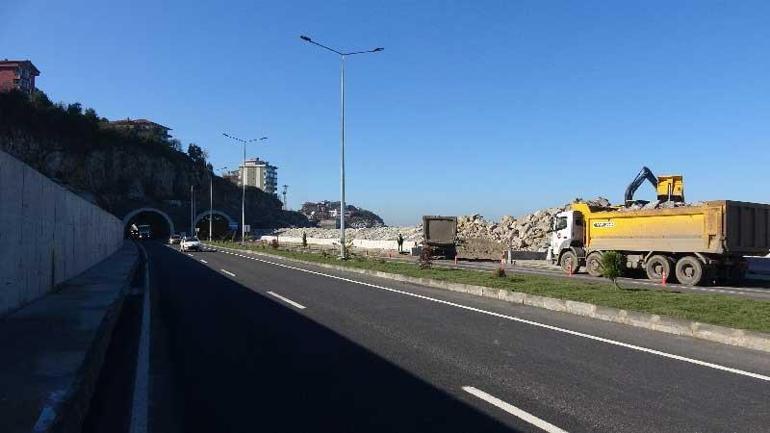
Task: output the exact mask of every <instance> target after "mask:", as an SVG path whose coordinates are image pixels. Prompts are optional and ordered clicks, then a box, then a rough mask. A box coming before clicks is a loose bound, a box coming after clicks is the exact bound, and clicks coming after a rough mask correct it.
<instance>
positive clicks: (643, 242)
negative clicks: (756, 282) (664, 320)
mask: <svg viewBox="0 0 770 433" xmlns="http://www.w3.org/2000/svg"><path fill="white" fill-rule="evenodd" d="M549 248H550V251H549V256H550V257H551V260H552V261H553V262H555V263H558V264H559V266H561V268H562V269H563V270H564V271H565V272H568V273H574V272H577V271H578V269H580V267H582V266H585V268H586V271H587V272H588V273H589V274H591V275H593V276H601V273H602V271H601V256H602V254H603V253H604V252H605V251H618V252H620V253H622V254H623V256H624V257H625V260H626V266H627V267H628V268H629V269H639V270H643V271H645V272H646V274H647V277H648V278H650V279H652V280H657V281H660V280H662V279H663V278H664V275H665V278H666V279H667V280H668V281H678V282H680V283H682V284H686V285H698V284H701V283H707V282H711V281H714V280H738V279H741V278H743V275H744V273H745V270H746V261H745V259H744V256H749V255H765V254H767V253H768V252H769V251H770V205H767V204H758V203H747V202H738V201H728V200H722V201H709V202H704V203H702V204H700V205H697V206H692V205H691V206H677V207H671V208H663V209H660V208H658V209H638V210H631V209H628V208H625V209H624V208H598V207H592V206H590V205H589V204H586V203H583V202H576V203H573V204H572V205H571V206H570V208H569V209H568V210H566V211H565V212H562V213H559V214H557V215H556V218H555V219H554V226H553V228H552V237H551V242H550V247H549Z"/></svg>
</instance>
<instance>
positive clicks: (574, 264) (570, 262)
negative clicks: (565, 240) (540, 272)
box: [559, 251, 579, 275]
mask: <svg viewBox="0 0 770 433" xmlns="http://www.w3.org/2000/svg"><path fill="white" fill-rule="evenodd" d="M559 266H561V269H562V270H563V271H564V272H566V273H568V274H570V275H572V274H574V273H576V272H577V268H578V267H579V264H578V259H577V256H576V255H575V253H573V252H572V251H565V252H564V253H562V255H561V257H560V258H559Z"/></svg>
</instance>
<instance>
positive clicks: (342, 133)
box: [299, 35, 384, 260]
mask: <svg viewBox="0 0 770 433" xmlns="http://www.w3.org/2000/svg"><path fill="white" fill-rule="evenodd" d="M299 38H300V39H302V40H303V41H305V42H308V43H311V44H313V45H317V46H319V47H321V48H323V49H325V50H327V51H331V52H333V53H335V54H337V55H338V56H340V258H341V259H343V260H344V259H346V258H347V251H346V248H345V58H346V57H347V56H352V55H355V54H368V53H377V52H380V51H382V50H384V48H374V49H371V50H364V51H351V52H342V51H339V50H335V49H334V48H330V47H327V46H326V45H323V44H320V43H318V42H316V41H314V40H312V39H310V37H308V36H304V35H303V36H300V37H299Z"/></svg>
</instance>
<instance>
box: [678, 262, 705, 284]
mask: <svg viewBox="0 0 770 433" xmlns="http://www.w3.org/2000/svg"><path fill="white" fill-rule="evenodd" d="M676 278H677V279H678V280H679V282H680V283H682V284H684V285H686V286H697V285H698V284H699V283H700V282H701V280H702V279H703V263H701V261H700V260H698V258H697V257H694V256H684V257H682V258H681V259H679V261H678V262H676Z"/></svg>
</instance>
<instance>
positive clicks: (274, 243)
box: [270, 238, 278, 250]
mask: <svg viewBox="0 0 770 433" xmlns="http://www.w3.org/2000/svg"><path fill="white" fill-rule="evenodd" d="M270 246H271V247H272V248H273V249H274V250H277V249H278V238H275V239H273V240H272V241H270Z"/></svg>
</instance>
